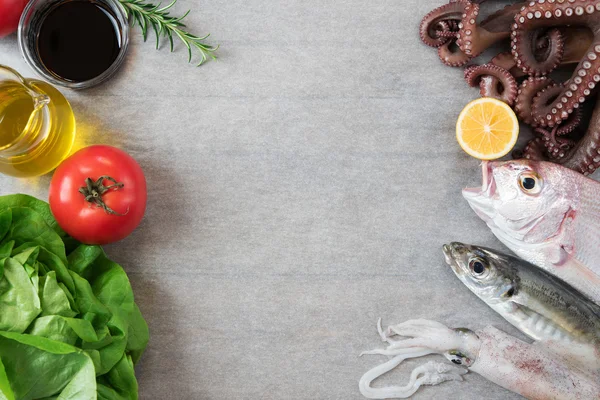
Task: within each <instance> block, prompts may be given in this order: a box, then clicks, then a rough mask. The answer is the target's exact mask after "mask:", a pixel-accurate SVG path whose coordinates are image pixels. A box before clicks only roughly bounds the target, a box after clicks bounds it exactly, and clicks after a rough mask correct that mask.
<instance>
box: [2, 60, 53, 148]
mask: <svg viewBox="0 0 600 400" xmlns="http://www.w3.org/2000/svg"><path fill="white" fill-rule="evenodd" d="M0 70H4V71H7V72H9V73H10V74H11V75H13V78H14V80H15V81H16V82H18V83H19V84H21V85H23V87H24V88H26V89H27V90H28V91H30V95H31V96H32V101H33V102H34V107H35V104H36V103H35V101H36V100H35V99H36V98H42V97H43V98H44V100H46V103H45V104H44V105H43V106H45V105H46V104H48V103H47V101H49V98H48V96H46V95H44V94H39V93H38V92H37V91H36V90H35V89H34V88H32V87H31V85H30V84H29V82H28V81H27V79H26V78H24V77H23V76H22V75H21V74H20V73H19V72H18V71H16V70H15V69H13V68H11V67H9V66H7V65H3V64H0ZM40 112H42V107H37V108H35V109H34V110H33V111H32V114H31V115H30V119H31V118H32V117H33V116H34V114H39V113H40ZM26 136H27V130H26V129H23V130H22V131H21V133H19V135H18V136H17V137H15V138H14V139H13V140H11V141H10V142H8V143H6V144H4V145H1V146H0V158H4V155H5V153H6V152H7V151H10V150H11V149H13V148H14V147H16V146H18V145H19V143H21V142H22V141H23V139H24V138H25V137H26Z"/></svg>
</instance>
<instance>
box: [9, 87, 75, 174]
mask: <svg viewBox="0 0 600 400" xmlns="http://www.w3.org/2000/svg"><path fill="white" fill-rule="evenodd" d="M74 139H75V118H74V116H73V111H72V109H71V106H70V104H69V102H68V101H67V100H66V99H65V97H64V96H63V95H62V94H61V93H60V92H59V91H58V90H56V89H55V88H54V87H52V86H51V85H49V84H47V83H45V82H41V81H37V80H26V81H25V84H23V83H21V82H18V81H10V80H8V81H2V82H0V173H3V174H8V175H13V176H17V177H31V176H38V175H43V174H46V173H48V172H50V171H52V170H53V169H54V168H56V167H57V166H58V165H59V164H60V163H61V161H62V160H64V159H65V158H66V157H67V156H68V155H69V152H70V151H71V147H72V146H73V141H74Z"/></svg>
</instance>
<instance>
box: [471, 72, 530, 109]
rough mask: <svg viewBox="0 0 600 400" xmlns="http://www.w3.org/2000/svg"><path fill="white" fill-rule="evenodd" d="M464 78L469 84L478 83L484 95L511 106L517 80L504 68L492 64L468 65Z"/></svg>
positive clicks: (514, 96) (515, 93) (474, 84)
mask: <svg viewBox="0 0 600 400" xmlns="http://www.w3.org/2000/svg"><path fill="white" fill-rule="evenodd" d="M465 79H466V81H467V83H468V84H469V85H470V86H476V85H478V84H479V88H480V93H481V95H482V96H484V97H493V98H496V99H498V100H502V101H503V102H505V103H507V104H508V105H510V106H512V105H513V103H514V101H515V99H516V97H517V86H518V85H517V81H516V80H515V78H514V77H513V76H512V75H511V73H510V72H508V71H507V70H506V69H504V68H502V67H499V66H497V65H494V64H484V65H477V66H473V67H469V68H467V69H466V70H465Z"/></svg>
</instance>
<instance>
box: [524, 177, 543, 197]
mask: <svg viewBox="0 0 600 400" xmlns="http://www.w3.org/2000/svg"><path fill="white" fill-rule="evenodd" d="M519 186H520V187H521V190H523V192H525V193H526V194H538V193H539V192H541V191H542V178H541V177H540V176H539V175H538V174H536V173H534V172H523V173H522V174H521V175H519Z"/></svg>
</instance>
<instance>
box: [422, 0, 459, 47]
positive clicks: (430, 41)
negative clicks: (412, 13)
mask: <svg viewBox="0 0 600 400" xmlns="http://www.w3.org/2000/svg"><path fill="white" fill-rule="evenodd" d="M466 6H467V4H465V2H463V1H462V0H461V1H456V2H452V3H448V4H445V5H443V6H441V7H438V8H436V9H434V10H433V11H431V12H430V13H428V14H427V15H425V17H423V19H422V20H421V24H420V26H419V35H420V36H421V40H422V41H423V43H425V44H426V45H427V46H431V47H440V46H442V45H443V44H445V43H447V42H448V40H449V39H448V38H447V37H438V36H437V35H436V33H435V32H436V27H437V28H438V29H437V30H438V31H439V30H440V29H439V28H440V27H439V25H438V24H439V22H441V21H446V20H460V19H461V18H462V15H463V14H464V12H465V7H466Z"/></svg>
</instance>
